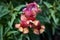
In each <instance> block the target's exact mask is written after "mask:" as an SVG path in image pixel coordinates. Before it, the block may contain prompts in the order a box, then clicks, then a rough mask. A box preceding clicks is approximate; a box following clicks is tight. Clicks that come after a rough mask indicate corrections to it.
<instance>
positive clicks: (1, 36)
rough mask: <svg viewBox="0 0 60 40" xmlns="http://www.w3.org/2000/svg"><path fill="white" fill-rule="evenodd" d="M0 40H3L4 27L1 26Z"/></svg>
mask: <svg viewBox="0 0 60 40" xmlns="http://www.w3.org/2000/svg"><path fill="white" fill-rule="evenodd" d="M0 40H3V26H2V25H1V24H0Z"/></svg>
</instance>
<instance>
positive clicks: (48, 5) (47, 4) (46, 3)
mask: <svg viewBox="0 0 60 40" xmlns="http://www.w3.org/2000/svg"><path fill="white" fill-rule="evenodd" d="M43 3H44V4H45V5H46V6H47V8H51V7H53V6H52V5H51V4H50V3H48V2H43Z"/></svg>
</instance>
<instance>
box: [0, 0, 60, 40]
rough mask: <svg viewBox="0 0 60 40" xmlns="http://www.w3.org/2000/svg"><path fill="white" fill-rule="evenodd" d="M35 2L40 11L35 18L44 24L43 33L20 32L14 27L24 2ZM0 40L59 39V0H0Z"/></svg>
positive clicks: (18, 20) (18, 19)
mask: <svg viewBox="0 0 60 40" xmlns="http://www.w3.org/2000/svg"><path fill="white" fill-rule="evenodd" d="M31 2H37V4H39V6H40V8H41V9H42V12H41V13H40V14H38V15H37V17H36V19H38V20H40V22H41V24H44V25H45V27H46V29H45V32H44V33H43V34H40V35H35V34H33V33H32V32H31V31H30V33H28V34H22V33H21V32H19V31H18V30H17V29H16V28H15V26H14V25H15V24H16V23H19V22H20V14H21V13H22V9H23V8H24V7H25V4H26V3H31ZM0 40H60V0H0Z"/></svg>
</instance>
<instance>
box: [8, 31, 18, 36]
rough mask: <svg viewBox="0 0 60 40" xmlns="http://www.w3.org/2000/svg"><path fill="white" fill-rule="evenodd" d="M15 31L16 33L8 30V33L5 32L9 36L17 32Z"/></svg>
mask: <svg viewBox="0 0 60 40" xmlns="http://www.w3.org/2000/svg"><path fill="white" fill-rule="evenodd" d="M17 33H18V31H9V32H8V34H7V36H9V35H11V34H17Z"/></svg>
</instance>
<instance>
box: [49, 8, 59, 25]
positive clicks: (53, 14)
mask: <svg viewBox="0 0 60 40" xmlns="http://www.w3.org/2000/svg"><path fill="white" fill-rule="evenodd" d="M49 11H50V13H51V16H52V18H53V20H54V23H55V24H58V21H59V19H58V18H56V16H55V12H56V11H55V10H52V9H49Z"/></svg>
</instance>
